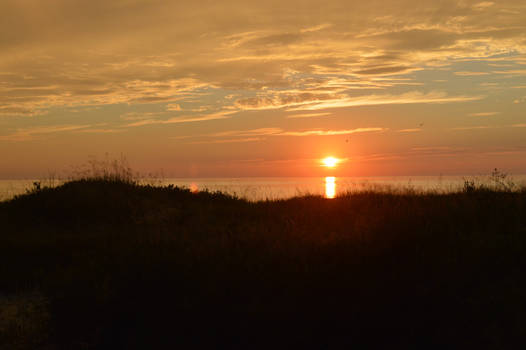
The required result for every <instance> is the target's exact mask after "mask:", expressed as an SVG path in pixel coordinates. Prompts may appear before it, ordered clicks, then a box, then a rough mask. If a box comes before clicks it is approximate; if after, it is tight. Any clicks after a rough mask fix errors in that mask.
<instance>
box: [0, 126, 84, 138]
mask: <svg viewBox="0 0 526 350" xmlns="http://www.w3.org/2000/svg"><path fill="white" fill-rule="evenodd" d="M89 127H91V125H56V126H36V127H29V128H20V129H17V130H16V131H15V132H13V133H11V134H7V135H0V140H2V141H27V140H31V139H34V138H35V137H36V136H40V135H47V134H55V133H61V132H68V131H76V130H81V129H86V128H89Z"/></svg>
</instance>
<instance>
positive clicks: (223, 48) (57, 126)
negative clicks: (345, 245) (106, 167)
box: [0, 0, 526, 179]
mask: <svg viewBox="0 0 526 350" xmlns="http://www.w3.org/2000/svg"><path fill="white" fill-rule="evenodd" d="M0 52H1V53H0V178H4V179H14V178H35V177H38V176H46V174H50V173H61V172H63V171H66V170H65V169H68V168H71V167H75V166H79V165H81V164H83V163H86V162H87V161H88V160H89V159H93V158H95V159H97V158H99V159H100V158H104V157H106V155H107V154H108V155H109V157H116V158H119V157H121V155H122V156H124V157H126V159H127V160H128V162H129V163H130V165H131V166H132V167H133V168H134V170H136V171H139V172H142V173H147V172H159V173H162V174H163V175H164V176H168V177H242V176H323V175H329V172H330V175H336V176H389V175H439V174H444V175H455V174H457V175H458V174H488V173H490V172H491V171H492V169H493V168H499V169H501V170H502V171H504V172H507V173H511V174H524V173H526V112H525V111H526V2H525V1H524V0H502V1H501V0H499V1H494V2H493V1H467V0H465V1H449V0H444V1H442V0H433V1H427V0H418V1H416V0H396V1H386V0H369V1H349V0H343V1H332V0H326V1H307V0H301V1H296V0H287V1H283V0H280V1H273V0H270V1H252V0H243V1H237V0H233V1H231V0H222V1H198V0H194V1H168V0H162V1H161V0H112V1H107V0H90V1H80V0H46V1H42V0H1V1H0ZM326 156H334V157H337V158H340V159H342V162H341V163H339V165H338V167H337V168H335V169H330V170H328V169H327V168H324V167H322V166H320V159H321V158H323V157H326Z"/></svg>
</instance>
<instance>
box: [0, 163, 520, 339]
mask: <svg viewBox="0 0 526 350" xmlns="http://www.w3.org/2000/svg"><path fill="white" fill-rule="evenodd" d="M124 173H125V174H129V173H128V172H124ZM494 175H495V179H496V181H497V182H498V183H502V184H504V185H502V186H486V185H479V184H476V183H475V182H473V183H472V182H471V180H469V181H466V184H465V187H464V190H462V191H459V192H456V193H447V194H446V193H411V192H408V193H404V192H400V191H398V192H397V191H391V192H389V191H382V192H375V191H363V192H360V193H353V194H347V195H343V196H340V197H337V198H335V199H332V200H327V199H324V198H322V197H319V196H303V197H297V198H292V199H288V200H276V201H262V202H255V203H254V202H248V201H245V200H242V199H238V198H235V197H233V196H229V195H225V194H222V193H209V192H198V193H192V192H190V191H189V190H187V189H181V188H177V187H173V186H166V187H158V186H147V185H139V184H138V183H137V182H135V181H134V180H133V179H132V178H131V177H128V176H126V177H122V176H113V175H111V174H109V176H98V177H97V176H95V177H93V176H91V177H90V175H87V176H84V177H81V178H79V179H77V180H73V181H69V182H66V183H64V184H62V185H60V186H58V187H55V188H47V187H41V188H38V189H37V188H35V189H34V190H33V191H30V192H28V193H27V194H25V195H21V196H18V197H16V198H14V199H12V200H9V201H5V202H0V220H1V222H2V229H1V233H0V348H1V349H4V348H5V349H38V348H42V349H144V348H156V349H158V348H174V347H177V346H179V347H183V348H201V347H213V348H218V347H227V348H252V349H253V348H256V349H257V348H265V349H268V348H269V347H272V348H291V347H293V348H322V347H349V346H367V347H387V346H389V347H401V346H415V345H418V346H425V347H426V348H430V347H437V348H443V347H448V348H457V347H458V348H460V347H462V348H465V347H468V346H469V347H473V346H483V347H492V348H502V347H504V348H506V347H510V346H512V345H513V344H516V343H517V342H518V341H521V340H523V339H524V336H525V335H526V309H525V307H526V284H525V278H524V270H525V268H526V254H525V252H526V215H525V214H526V189H524V188H522V189H521V188H516V187H513V186H511V187H510V186H508V185H507V184H508V183H507V182H506V181H505V180H506V178H505V177H504V178H503V177H502V175H503V174H501V173H496V174H494Z"/></svg>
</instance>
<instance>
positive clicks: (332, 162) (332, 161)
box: [321, 157, 340, 168]
mask: <svg viewBox="0 0 526 350" xmlns="http://www.w3.org/2000/svg"><path fill="white" fill-rule="evenodd" d="M321 162H322V163H323V166H326V167H327V168H334V167H335V166H336V165H337V164H338V163H339V162H340V160H339V159H338V158H334V157H326V158H323V159H322V161H321Z"/></svg>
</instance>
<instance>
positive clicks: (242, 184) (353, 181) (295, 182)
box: [0, 175, 526, 201]
mask: <svg viewBox="0 0 526 350" xmlns="http://www.w3.org/2000/svg"><path fill="white" fill-rule="evenodd" d="M466 180H468V181H475V183H486V184H491V183H492V180H491V178H490V177H489V176H473V175H465V176H382V177H245V178H167V179H141V180H140V182H141V183H144V184H150V185H154V186H164V185H170V184H172V185H174V186H179V187H184V188H188V189H190V190H191V191H205V190H207V191H212V192H215V191H221V192H224V193H228V194H231V195H234V196H237V197H240V198H245V199H247V200H250V201H258V200H275V199H286V198H291V197H295V196H303V195H308V194H313V195H321V196H325V197H326V198H334V197H335V196H338V195H340V194H343V193H348V192H351V193H353V192H360V191H364V190H378V191H383V190H411V191H437V192H442V193H447V192H452V191H456V190H459V189H462V187H463V186H464V183H465V181H466ZM505 180H506V181H507V180H510V181H512V182H513V183H515V184H516V185H517V186H526V175H513V176H509V177H507V178H506V179H505ZM34 182H40V183H41V185H42V186H57V185H59V184H60V183H61V181H60V180H54V181H50V180H34V179H24V180H0V201H2V200H8V199H10V198H13V197H14V196H16V195H19V194H23V193H25V192H26V191H27V190H30V189H31V188H33V186H34V185H33V184H34Z"/></svg>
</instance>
